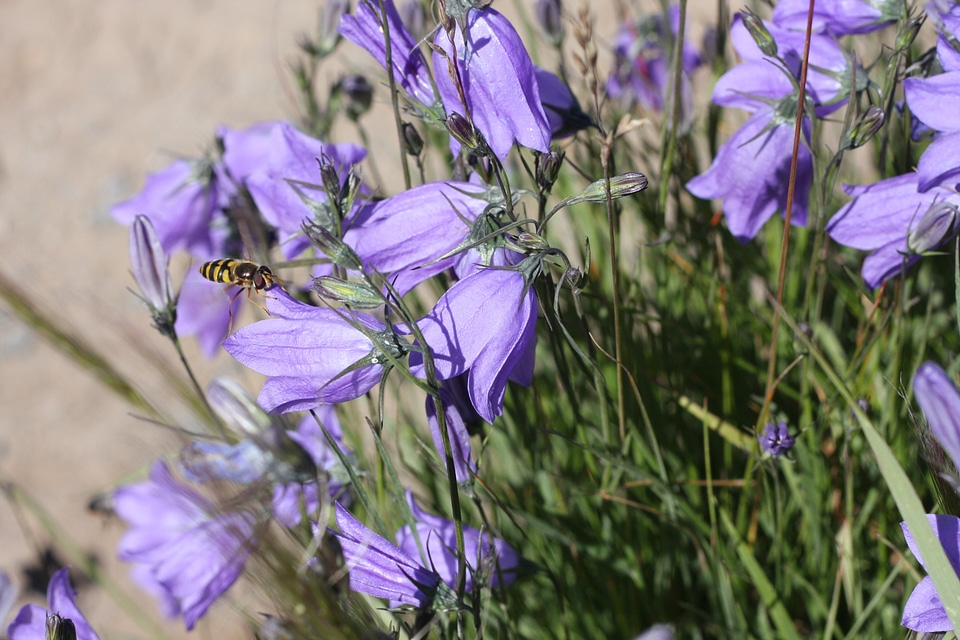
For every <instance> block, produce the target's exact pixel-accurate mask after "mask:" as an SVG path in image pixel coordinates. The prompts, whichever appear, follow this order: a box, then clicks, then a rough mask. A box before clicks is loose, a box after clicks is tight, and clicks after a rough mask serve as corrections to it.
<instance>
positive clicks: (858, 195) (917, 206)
mask: <svg viewBox="0 0 960 640" xmlns="http://www.w3.org/2000/svg"><path fill="white" fill-rule="evenodd" d="M919 180H920V178H919V175H918V174H917V173H908V174H904V175H902V176H897V177H894V178H887V179H886V180H881V181H879V182H876V183H874V184H871V185H866V186H858V187H845V188H844V190H845V191H846V192H847V194H849V195H851V196H853V197H854V199H853V200H852V201H850V202H848V203H847V204H845V205H844V206H843V207H841V208H840V210H839V211H837V213H836V214H834V216H833V217H832V218H831V219H830V221H829V222H828V223H827V232H828V233H829V234H830V237H831V238H833V240H834V241H835V242H838V243H840V244H842V245H845V246H848V247H853V248H854V249H860V250H863V251H873V253H871V254H870V255H869V256H867V259H866V260H864V262H863V269H862V276H863V280H864V282H865V283H866V285H867V287H869V288H870V289H876V288H877V287H879V286H880V285H881V284H882V283H883V282H885V281H886V280H888V279H890V278H892V277H894V276H896V275H897V274H898V273H900V272H901V271H904V270H906V269H907V268H909V267H910V266H911V265H913V264H915V263H916V262H917V261H918V260H920V258H921V255H920V253H919V252H916V251H913V250H911V246H912V247H913V249H922V250H924V251H931V250H933V249H936V248H937V247H939V246H942V245H943V244H944V243H945V242H947V241H948V240H949V239H950V238H951V237H952V235H951V234H955V231H956V225H957V224H958V223H957V221H956V218H955V211H956V208H957V207H960V195H957V194H956V193H955V192H954V191H953V190H951V189H948V188H945V187H932V188H931V189H930V190H928V191H926V192H925V193H921V192H919V190H918V188H919ZM945 207H946V208H945ZM951 207H952V208H951ZM951 212H953V214H954V217H953V219H952V220H953V221H952V223H951V224H943V222H944V221H945V220H946V219H945V218H943V217H940V220H939V223H938V222H937V220H936V219H937V217H939V216H943V214H944V213H947V214H950V213H951ZM938 228H939V231H937V229H938ZM937 240H939V242H938V241H937ZM911 243H912V244H911Z"/></svg>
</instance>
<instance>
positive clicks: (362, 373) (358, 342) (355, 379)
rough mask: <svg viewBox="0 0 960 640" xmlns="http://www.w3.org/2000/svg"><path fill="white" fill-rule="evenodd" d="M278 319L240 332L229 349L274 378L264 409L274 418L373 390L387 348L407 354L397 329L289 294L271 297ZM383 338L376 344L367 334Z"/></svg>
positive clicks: (277, 292)
mask: <svg viewBox="0 0 960 640" xmlns="http://www.w3.org/2000/svg"><path fill="white" fill-rule="evenodd" d="M267 310H268V311H269V312H270V315H271V316H272V317H270V318H267V319H266V320H260V321H259V322H254V323H253V324H250V325H247V326H245V327H243V328H242V329H239V330H238V331H235V332H234V333H233V334H231V335H230V337H228V338H227V339H226V340H224V341H223V348H224V349H226V350H227V352H228V353H229V354H230V355H232V356H233V357H234V358H236V359H237V361H238V362H239V363H240V364H243V365H245V366H247V367H249V368H251V369H253V370H254V371H258V372H260V373H262V374H264V375H266V376H269V378H268V379H267V381H266V382H265V383H264V385H263V389H262V390H261V391H260V397H259V399H258V402H259V403H260V406H262V407H264V408H265V409H266V410H268V411H270V412H273V413H286V412H289V411H305V410H307V409H313V408H315V407H317V406H319V405H321V404H337V403H339V402H347V401H348V400H353V399H354V398H359V397H360V396H362V395H363V394H365V393H366V392H367V391H369V390H370V389H371V388H373V386H374V385H375V384H377V382H379V381H380V378H381V376H382V374H383V371H384V363H387V362H389V361H388V360H386V358H385V356H384V355H383V351H382V350H381V349H387V348H389V349H391V352H392V353H393V354H394V355H395V356H396V357H400V356H401V355H402V349H401V347H400V346H399V345H398V343H397V342H396V339H395V337H394V335H393V332H392V330H388V328H387V326H386V325H385V324H384V323H383V322H382V321H380V320H378V319H377V318H374V317H373V316H371V315H368V314H365V313H361V312H358V311H349V310H346V309H328V308H319V307H312V306H310V305H308V304H304V303H302V302H298V301H297V300H294V299H293V298H291V297H290V295H289V294H287V292H285V291H283V290H280V289H274V290H272V291H271V292H270V294H269V295H268V296H267ZM359 327H362V328H363V329H364V330H365V331H366V332H368V334H373V335H374V336H377V337H378V342H379V344H377V343H374V342H372V341H371V339H370V338H369V337H368V336H367V335H365V333H364V331H361V330H360V328H359Z"/></svg>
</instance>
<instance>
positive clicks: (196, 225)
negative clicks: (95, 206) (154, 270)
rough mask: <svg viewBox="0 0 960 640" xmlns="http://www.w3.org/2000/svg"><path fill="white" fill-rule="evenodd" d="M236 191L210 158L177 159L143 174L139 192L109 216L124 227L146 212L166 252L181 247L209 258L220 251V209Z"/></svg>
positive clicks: (222, 233) (222, 239)
mask: <svg viewBox="0 0 960 640" xmlns="http://www.w3.org/2000/svg"><path fill="white" fill-rule="evenodd" d="M235 192H236V187H234V186H233V184H231V183H230V182H228V181H225V180H223V179H222V177H221V176H220V175H219V172H218V171H216V170H215V168H214V166H213V164H212V163H211V162H210V161H209V160H206V159H198V160H177V161H175V162H173V163H172V164H170V165H169V166H168V167H166V168H165V169H162V170H160V171H157V172H156V173H152V174H150V175H149V176H147V181H146V184H145V185H144V187H143V190H141V191H140V193H138V194H137V195H135V196H133V197H132V198H130V199H129V200H126V201H124V202H121V203H119V204H116V205H114V206H113V208H112V209H111V210H110V215H112V216H113V219H114V220H116V221H117V222H119V223H121V224H125V225H131V224H133V221H134V219H135V218H136V217H137V216H138V215H144V216H146V217H147V218H149V219H150V222H152V223H153V227H154V229H155V230H156V233H157V237H158V238H159V239H160V244H161V245H163V249H164V250H165V251H166V252H167V254H168V255H169V254H172V253H173V252H175V251H178V250H180V249H184V250H186V251H187V252H189V253H190V254H192V255H194V256H196V257H197V258H201V259H210V258H213V257H219V256H218V255H217V254H219V253H221V252H222V250H223V245H224V242H225V240H226V219H225V217H224V214H223V208H224V207H226V206H227V204H228V203H229V201H230V198H231V197H232V196H233V194H234V193H235Z"/></svg>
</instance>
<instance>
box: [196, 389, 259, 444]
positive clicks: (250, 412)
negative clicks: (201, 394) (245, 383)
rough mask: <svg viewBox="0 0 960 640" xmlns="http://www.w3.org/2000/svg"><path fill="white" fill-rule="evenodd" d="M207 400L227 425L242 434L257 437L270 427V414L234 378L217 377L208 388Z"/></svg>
mask: <svg viewBox="0 0 960 640" xmlns="http://www.w3.org/2000/svg"><path fill="white" fill-rule="evenodd" d="M207 402H209V403H210V408H211V409H213V411H214V413H216V414H217V416H218V417H219V418H220V419H221V420H223V423H224V424H225V425H226V426H227V427H229V428H230V429H231V430H232V431H234V432H235V433H238V434H240V435H242V436H245V437H256V436H259V435H260V434H262V433H263V432H265V431H266V430H267V429H269V428H270V424H271V421H270V416H268V415H267V413H266V411H264V410H263V409H262V408H261V407H260V405H258V404H257V401H256V400H255V399H254V398H253V397H252V396H251V395H250V394H249V393H247V390H246V389H244V388H243V387H242V386H240V384H239V383H238V382H237V381H236V380H233V379H232V378H215V379H214V380H213V382H211V383H210V386H209V387H208V388H207Z"/></svg>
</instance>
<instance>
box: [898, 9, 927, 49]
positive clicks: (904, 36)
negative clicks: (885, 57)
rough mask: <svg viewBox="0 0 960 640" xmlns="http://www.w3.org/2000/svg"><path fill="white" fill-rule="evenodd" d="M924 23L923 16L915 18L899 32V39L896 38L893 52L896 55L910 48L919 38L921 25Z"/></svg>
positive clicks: (908, 21)
mask: <svg viewBox="0 0 960 640" xmlns="http://www.w3.org/2000/svg"><path fill="white" fill-rule="evenodd" d="M923 21H924V17H923V16H914V17H912V18H910V19H909V20H907V23H906V24H905V25H904V26H903V29H901V30H900V31H897V37H896V38H894V41H893V50H894V52H895V53H900V52H901V51H906V50H907V49H909V48H910V45H912V44H913V41H914V39H915V38H916V37H917V33H918V32H919V31H920V27H921V25H923Z"/></svg>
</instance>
